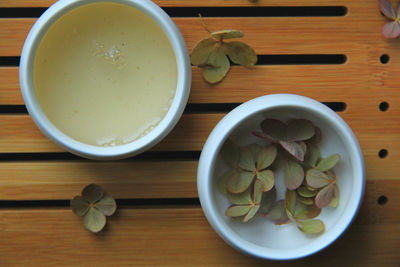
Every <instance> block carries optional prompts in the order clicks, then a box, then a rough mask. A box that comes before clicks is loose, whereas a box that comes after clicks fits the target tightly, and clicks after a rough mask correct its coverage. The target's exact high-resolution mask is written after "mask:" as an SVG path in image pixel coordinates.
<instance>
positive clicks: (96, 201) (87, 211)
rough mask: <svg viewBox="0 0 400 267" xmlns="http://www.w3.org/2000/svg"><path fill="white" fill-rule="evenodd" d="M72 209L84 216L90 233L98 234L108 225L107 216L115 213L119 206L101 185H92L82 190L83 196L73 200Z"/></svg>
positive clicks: (84, 221)
mask: <svg viewBox="0 0 400 267" xmlns="http://www.w3.org/2000/svg"><path fill="white" fill-rule="evenodd" d="M71 208H72V211H73V212H74V213H75V214H77V215H78V216H83V224H84V225H85V227H86V228H87V229H88V230H89V231H91V232H93V233H97V232H99V231H101V230H102V229H103V228H104V226H105V224H106V217H105V216H111V215H113V214H114V213H115V211H116V209H117V204H116V202H115V200H114V199H113V198H112V197H110V196H108V195H106V194H105V192H104V190H103V189H102V188H101V187H100V186H99V185H96V184H90V185H88V186H86V187H85V188H84V189H83V190H82V196H76V197H74V198H73V199H72V200H71Z"/></svg>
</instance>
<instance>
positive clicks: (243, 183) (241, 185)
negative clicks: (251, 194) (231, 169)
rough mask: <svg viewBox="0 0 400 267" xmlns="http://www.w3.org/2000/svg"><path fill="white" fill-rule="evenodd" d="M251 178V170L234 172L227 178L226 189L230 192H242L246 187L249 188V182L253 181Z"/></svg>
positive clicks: (252, 174) (252, 177) (252, 176)
mask: <svg viewBox="0 0 400 267" xmlns="http://www.w3.org/2000/svg"><path fill="white" fill-rule="evenodd" d="M253 179H254V173H253V172H246V171H242V172H239V173H237V174H234V175H232V176H231V177H229V178H228V183H227V188H228V191H229V192H232V193H241V192H244V191H245V190H246V189H247V188H249V186H250V184H251V183H252V182H253Z"/></svg>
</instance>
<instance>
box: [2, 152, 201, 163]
mask: <svg viewBox="0 0 400 267" xmlns="http://www.w3.org/2000/svg"><path fill="white" fill-rule="evenodd" d="M199 158H200V151H147V152H144V153H142V154H139V155H137V156H134V157H131V158H127V159H123V160H120V161H161V160H163V161H183V160H188V161H196V160H198V159H199ZM66 160H67V161H91V162H93V163H96V162H101V161H92V160H89V159H85V158H82V157H79V156H76V155H74V154H71V153H68V152H44V153H0V162H14V161H66Z"/></svg>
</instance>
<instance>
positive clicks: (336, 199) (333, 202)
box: [329, 184, 340, 208]
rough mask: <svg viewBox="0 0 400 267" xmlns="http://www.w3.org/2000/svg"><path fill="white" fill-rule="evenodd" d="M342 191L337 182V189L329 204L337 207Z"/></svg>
mask: <svg viewBox="0 0 400 267" xmlns="http://www.w3.org/2000/svg"><path fill="white" fill-rule="evenodd" d="M339 199H340V193H339V186H338V185H337V184H335V189H334V191H333V198H332V201H331V203H329V206H331V207H333V208H336V207H337V206H338V205H339Z"/></svg>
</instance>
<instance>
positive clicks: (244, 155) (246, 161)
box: [239, 147, 256, 171]
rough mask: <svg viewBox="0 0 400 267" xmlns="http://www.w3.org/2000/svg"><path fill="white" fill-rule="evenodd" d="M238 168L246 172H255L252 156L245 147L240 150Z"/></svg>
mask: <svg viewBox="0 0 400 267" xmlns="http://www.w3.org/2000/svg"><path fill="white" fill-rule="evenodd" d="M239 155H240V157H239V167H240V168H242V169H243V170H246V171H255V170H256V162H255V160H254V158H253V154H252V153H251V151H250V149H248V148H247V147H242V148H240V154H239Z"/></svg>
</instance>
